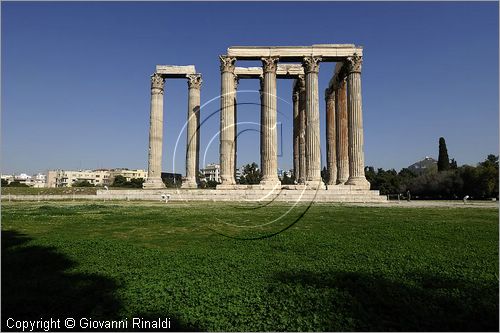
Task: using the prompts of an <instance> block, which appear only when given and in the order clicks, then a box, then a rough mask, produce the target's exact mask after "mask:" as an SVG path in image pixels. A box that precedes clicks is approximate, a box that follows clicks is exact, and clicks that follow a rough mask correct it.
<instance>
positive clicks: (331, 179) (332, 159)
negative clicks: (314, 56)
mask: <svg viewBox="0 0 500 333" xmlns="http://www.w3.org/2000/svg"><path fill="white" fill-rule="evenodd" d="M325 103H326V168H327V171H328V185H335V184H337V156H336V146H335V141H336V140H335V92H334V91H333V90H331V89H330V88H328V89H326V90H325Z"/></svg>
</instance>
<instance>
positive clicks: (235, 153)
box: [231, 75, 239, 180]
mask: <svg viewBox="0 0 500 333" xmlns="http://www.w3.org/2000/svg"><path fill="white" fill-rule="evenodd" d="M238 83H239V79H238V76H237V75H234V99H233V105H234V143H233V153H232V155H231V156H232V157H233V177H234V178H235V180H236V169H238V164H237V163H238V103H237V100H236V91H237V90H238Z"/></svg>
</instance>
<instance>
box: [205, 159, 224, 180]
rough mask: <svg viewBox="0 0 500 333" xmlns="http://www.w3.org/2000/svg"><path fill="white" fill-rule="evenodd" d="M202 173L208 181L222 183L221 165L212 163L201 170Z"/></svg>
mask: <svg viewBox="0 0 500 333" xmlns="http://www.w3.org/2000/svg"><path fill="white" fill-rule="evenodd" d="M201 173H202V174H203V175H204V176H205V180H206V181H216V182H218V183H220V182H221V179H220V164H216V163H210V164H207V165H206V166H205V168H203V169H201Z"/></svg>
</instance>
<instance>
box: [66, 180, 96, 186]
mask: <svg viewBox="0 0 500 333" xmlns="http://www.w3.org/2000/svg"><path fill="white" fill-rule="evenodd" d="M71 187H94V185H93V184H91V183H89V181H88V180H78V181H76V182H74V183H73V184H72V185H71Z"/></svg>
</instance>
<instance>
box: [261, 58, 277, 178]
mask: <svg viewBox="0 0 500 333" xmlns="http://www.w3.org/2000/svg"><path fill="white" fill-rule="evenodd" d="M277 63H278V58H276V57H268V58H262V64H263V73H264V91H263V96H262V97H263V111H264V115H263V117H262V119H263V122H262V141H263V145H262V180H261V184H263V185H267V184H270V185H275V184H277V183H279V179H278V154H277V145H278V136H277V130H276V121H277V117H278V113H277V97H276V69H277Z"/></svg>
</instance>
